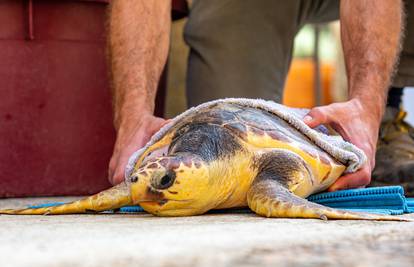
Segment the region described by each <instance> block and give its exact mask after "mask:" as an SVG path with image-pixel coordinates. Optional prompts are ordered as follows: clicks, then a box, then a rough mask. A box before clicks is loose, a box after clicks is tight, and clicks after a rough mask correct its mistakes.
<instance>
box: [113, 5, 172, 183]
mask: <svg viewBox="0 0 414 267" xmlns="http://www.w3.org/2000/svg"><path fill="white" fill-rule="evenodd" d="M170 2H171V1H167V0H113V1H112V4H111V8H110V21H109V40H108V50H109V51H108V52H109V67H110V70H111V76H112V89H113V106H114V124H115V128H116V130H117V137H116V142H115V147H114V152H113V154H112V157H111V160H110V163H109V169H108V178H109V180H110V181H111V183H113V184H117V183H120V182H121V181H123V180H124V171H125V166H126V164H127V162H128V158H129V157H130V156H131V154H132V153H133V152H134V151H136V150H137V149H139V148H140V147H142V146H144V145H145V143H146V142H147V141H148V140H149V138H151V136H152V135H153V134H154V133H155V132H156V131H158V130H159V128H160V127H162V125H163V124H165V122H166V121H165V120H163V119H161V118H156V117H154V116H153V111H154V101H155V95H156V89H157V85H158V81H159V78H160V76H161V72H162V70H163V68H164V65H165V62H166V58H167V53H168V47H169V36H170V26H171V18H170V12H171V7H170V5H171V3H170Z"/></svg>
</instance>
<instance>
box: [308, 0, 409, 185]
mask: <svg viewBox="0 0 414 267" xmlns="http://www.w3.org/2000/svg"><path fill="white" fill-rule="evenodd" d="M340 16H341V37H342V45H343V49H344V57H345V64H346V70H347V78H348V91H349V100H348V101H346V102H343V103H334V104H331V105H327V106H322V107H316V108H313V109H312V110H311V111H310V112H309V113H308V115H307V116H306V117H305V118H304V121H305V123H307V124H308V125H309V126H310V127H315V126H317V125H320V124H328V125H331V126H332V127H333V128H334V129H335V130H337V131H338V133H340V134H341V136H342V137H343V138H344V139H345V140H347V141H349V142H351V143H353V144H354V145H356V146H357V147H359V148H360V149H362V150H363V151H364V152H365V154H366V156H367V162H366V164H365V165H364V166H363V167H362V168H361V169H360V170H359V171H358V172H356V173H351V174H345V175H344V176H342V177H341V178H339V179H338V180H337V181H336V182H335V184H333V185H332V186H331V187H330V188H329V190H339V189H347V188H355V187H361V186H365V185H367V184H369V182H370V180H371V171H372V169H373V167H374V166H375V147H376V143H377V139H378V129H379V125H380V122H381V117H382V114H383V111H384V106H385V99H386V96H387V89H388V86H389V83H390V80H391V76H392V72H393V68H394V65H395V62H396V59H397V55H398V52H399V43H400V38H401V28H402V22H401V21H402V3H401V1H400V0H341V6H340Z"/></svg>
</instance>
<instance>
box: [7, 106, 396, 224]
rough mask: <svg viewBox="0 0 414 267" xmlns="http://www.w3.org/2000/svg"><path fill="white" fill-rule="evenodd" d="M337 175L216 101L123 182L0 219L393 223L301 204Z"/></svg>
mask: <svg viewBox="0 0 414 267" xmlns="http://www.w3.org/2000/svg"><path fill="white" fill-rule="evenodd" d="M345 169H346V163H341V162H339V161H338V160H336V159H334V157H332V156H331V155H330V154H328V153H327V152H326V151H324V150H323V149H322V148H321V147H319V146H317V145H315V143H314V142H312V141H311V140H310V139H309V138H308V137H307V136H305V135H304V134H303V133H301V132H299V131H298V130H297V129H296V128H294V127H292V125H291V124H290V123H288V122H287V121H285V120H284V119H281V118H280V117H278V116H276V115H275V114H273V113H272V112H270V111H268V110H265V109H263V108H260V107H251V106H245V105H242V104H240V103H237V101H236V102H231V101H228V102H226V101H223V102H216V103H213V104H210V105H204V106H203V107H202V108H199V109H197V111H194V112H189V113H188V115H186V116H182V117H181V118H180V119H179V120H175V122H174V125H172V126H171V127H169V128H168V130H166V131H164V132H163V133H162V135H161V136H159V137H158V138H157V140H155V141H154V142H153V143H152V144H150V145H147V146H146V147H145V148H144V150H143V151H141V153H140V156H139V157H138V158H137V159H136V161H135V166H134V169H133V170H132V172H131V174H130V175H129V176H128V177H127V180H126V182H124V183H122V184H119V185H117V186H114V187H113V188H110V189H108V190H106V191H103V192H101V193H98V194H96V195H93V196H90V197H87V198H85V199H82V200H79V201H75V202H72V203H68V204H63V205H60V206H56V207H48V208H37V209H22V210H10V209H9V210H0V214H27V215H30V214H70V213H86V212H99V211H104V210H108V209H117V208H120V207H122V206H124V205H131V204H139V205H140V206H141V207H142V208H143V209H144V210H145V211H147V212H149V213H151V214H154V215H157V216H190V215H199V214H203V213H205V212H207V211H209V210H212V209H226V208H234V207H246V206H248V207H250V209H251V210H252V211H254V212H255V213H257V214H259V215H262V216H266V217H289V218H320V219H328V218H329V219H331V218H332V219H368V220H401V218H398V217H393V216H381V215H373V214H363V213H352V212H347V211H341V210H337V209H332V208H328V207H325V206H322V205H318V204H315V203H312V202H309V201H307V200H306V199H305V198H306V197H307V196H309V195H310V194H313V193H316V192H320V191H323V190H325V189H326V188H328V187H329V186H330V185H331V184H332V183H334V182H335V180H336V179H337V178H338V177H340V176H341V174H342V173H343V172H344V171H345Z"/></svg>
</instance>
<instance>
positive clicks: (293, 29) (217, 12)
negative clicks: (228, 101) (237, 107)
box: [184, 0, 414, 106]
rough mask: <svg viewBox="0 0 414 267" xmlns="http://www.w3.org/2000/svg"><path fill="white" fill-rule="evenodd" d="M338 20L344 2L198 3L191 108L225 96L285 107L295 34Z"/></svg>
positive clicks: (405, 70)
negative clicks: (263, 101) (315, 25)
mask: <svg viewBox="0 0 414 267" xmlns="http://www.w3.org/2000/svg"><path fill="white" fill-rule="evenodd" d="M411 9H412V8H411ZM407 13H408V12H407ZM410 13H413V14H414V12H410ZM408 17H409V16H408ZM338 18H339V0H289V1H279V0H194V1H193V6H192V8H191V12H190V16H189V20H188V22H187V25H186V27H185V31H184V38H185V41H186V42H187V44H188V45H189V46H190V55H189V61H188V73H187V99H188V105H189V106H194V105H197V104H200V103H203V102H206V101H209V100H213V99H218V98H225V97H248V98H263V99H271V100H274V101H277V102H280V101H281V99H282V95H283V88H284V83H285V78H286V75H287V72H288V70H289V66H290V62H291V58H292V50H293V41H294V37H295V35H296V33H297V32H298V31H299V30H300V28H301V27H302V26H303V25H304V24H306V23H323V22H329V21H332V20H336V19H338ZM413 21H414V20H410V23H411V24H407V29H408V30H411V31H410V32H412V30H414V29H412V28H413V25H412V24H413ZM406 35H407V37H410V36H409V34H406ZM413 40H414V38H406V41H405V43H404V51H403V53H402V58H401V64H400V69H399V71H398V73H397V76H396V78H395V83H400V84H403V85H404V86H406V85H410V84H409V83H411V82H413V81H414V79H413V77H414V71H413V67H412V66H414V65H413V63H414V62H413V59H414V57H413V56H412V55H413V54H414V53H413V50H414V43H413ZM410 41H411V42H410ZM406 47H407V48H408V49H406ZM410 52H411V53H410ZM410 66H411V67H410ZM413 84H414V83H413Z"/></svg>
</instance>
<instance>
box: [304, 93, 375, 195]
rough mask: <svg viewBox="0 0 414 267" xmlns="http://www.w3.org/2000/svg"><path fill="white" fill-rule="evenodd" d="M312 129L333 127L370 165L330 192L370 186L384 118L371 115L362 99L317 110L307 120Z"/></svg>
mask: <svg viewBox="0 0 414 267" xmlns="http://www.w3.org/2000/svg"><path fill="white" fill-rule="evenodd" d="M303 121H304V122H305V123H306V124H307V125H308V126H309V127H311V128H314V127H316V126H318V125H320V124H326V125H330V126H331V127H332V128H334V129H335V130H336V131H337V132H338V133H339V134H340V135H341V136H342V137H343V138H344V139H345V140H346V141H349V142H351V143H352V144H354V145H356V146H357V147H359V148H360V149H362V150H363V151H364V152H365V154H366V156H367V159H368V160H367V162H366V164H365V165H364V166H363V167H362V168H361V169H360V170H359V171H357V172H355V173H350V174H346V175H344V176H342V177H340V178H339V179H338V180H337V181H336V182H335V183H334V184H333V185H331V186H330V187H329V189H328V190H329V191H336V190H342V189H348V188H358V187H363V186H366V185H367V184H369V183H370V181H371V171H372V169H373V168H374V165H375V149H376V143H377V139H378V130H379V124H380V119H379V118H377V117H376V116H375V115H373V114H372V112H370V110H369V108H368V107H366V106H364V105H363V104H362V103H361V101H360V100H359V99H352V100H349V101H347V102H343V103H334V104H331V105H327V106H321V107H315V108H313V109H311V110H310V112H309V113H308V114H307V115H306V116H305V117H304V118H303Z"/></svg>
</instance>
